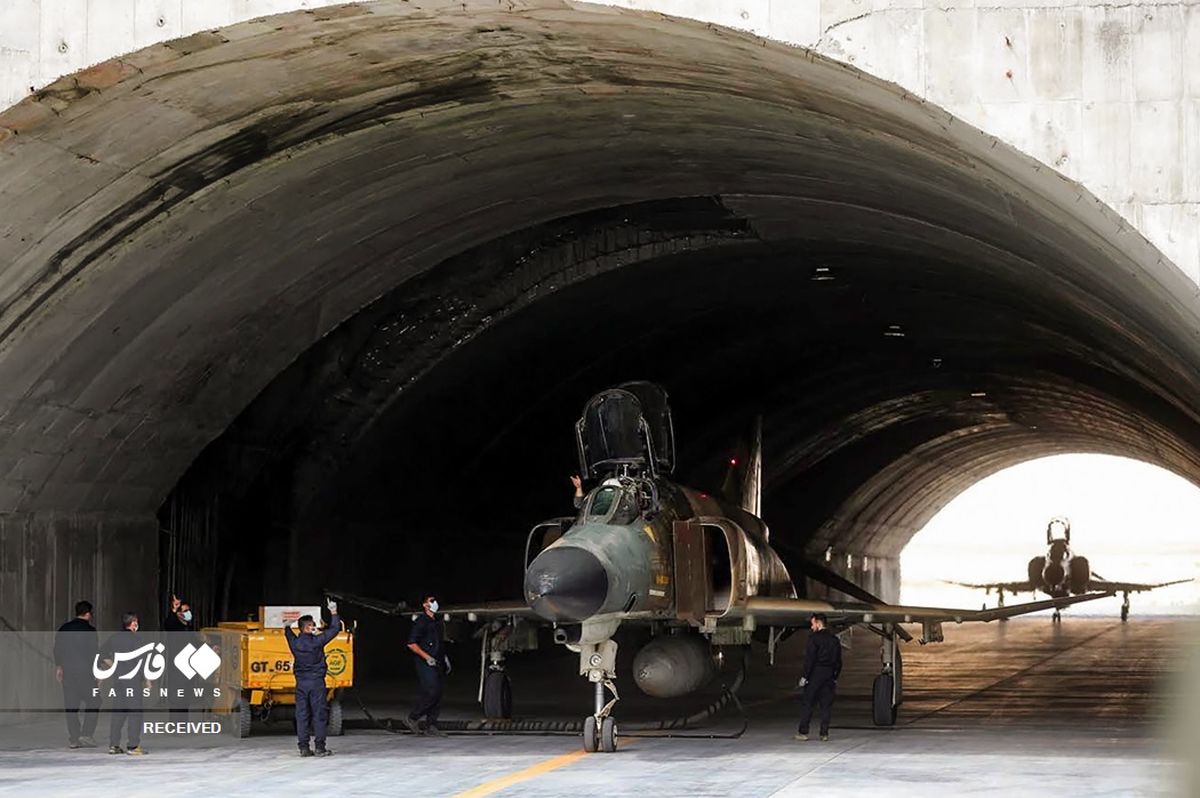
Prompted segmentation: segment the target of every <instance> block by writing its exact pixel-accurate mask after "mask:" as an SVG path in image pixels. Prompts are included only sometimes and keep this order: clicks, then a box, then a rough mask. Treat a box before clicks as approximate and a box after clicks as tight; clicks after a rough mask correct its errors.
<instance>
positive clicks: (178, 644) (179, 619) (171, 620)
mask: <svg viewBox="0 0 1200 798" xmlns="http://www.w3.org/2000/svg"><path fill="white" fill-rule="evenodd" d="M163 631H164V632H170V633H171V634H169V635H167V659H168V660H170V661H171V662H174V661H175V657H176V656H177V655H178V654H179V652H180V651H181V650H182V649H183V648H184V647H186V646H187V645H188V643H191V644H192V645H193V646H195V647H196V648H199V647H200V646H201V645H202V644H203V642H204V641H203V640H202V639H200V637H199V635H197V634H196V633H195V624H194V623H193V619H192V608H191V606H190V605H189V604H188V603H187V602H186V601H184V600H183V599H181V598H179V596H177V595H175V594H174V593H171V611H170V612H169V613H168V614H167V617H166V620H165V621H163ZM166 684H167V691H168V692H167V696H168V697H167V703H168V704H169V705H170V708H171V709H170V711H171V712H173V713H177V714H184V715H186V714H187V711H188V703H189V697H188V691H187V687H188V679H187V677H186V676H184V675H183V673H181V672H180V671H177V670H175V669H174V668H167V682H166ZM181 689H182V690H183V694H182V695H180V694H179V691H180V690H181Z"/></svg>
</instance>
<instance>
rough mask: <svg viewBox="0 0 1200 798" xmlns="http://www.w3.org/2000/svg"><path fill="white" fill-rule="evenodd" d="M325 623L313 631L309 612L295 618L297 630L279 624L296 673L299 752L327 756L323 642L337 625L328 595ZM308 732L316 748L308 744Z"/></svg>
mask: <svg viewBox="0 0 1200 798" xmlns="http://www.w3.org/2000/svg"><path fill="white" fill-rule="evenodd" d="M327 605H328V607H329V616H330V617H329V626H327V627H325V631H324V632H320V633H318V632H317V622H316V621H315V620H313V617H312V616H311V615H304V616H301V617H300V620H299V621H297V625H298V626H299V627H300V634H296V633H295V632H293V631H292V628H291V627H290V626H285V627H284V628H283V634H284V636H285V637H287V642H288V648H290V649H291V650H292V658H293V659H294V660H295V664H294V665H292V673H293V674H294V675H295V677H296V741H297V744H298V745H299V746H300V756H314V755H315V756H329V755H330V754H332V753H333V752H332V751H330V750H329V749H328V748H326V747H325V725H326V723H328V721H329V705H328V704H327V703H326V702H325V645H326V644H327V643H329V641H330V640H332V639H333V638H335V637H337V635H338V632H340V631H341V630H342V629H341V621H339V620H338V614H337V603H336V602H334V601H333V600H332V599H330V600H329V601H328V602H327ZM310 732H311V735H312V738H313V742H314V743H315V744H316V751H315V752H314V751H313V750H312V749H310V748H309V747H308V738H309V734H310Z"/></svg>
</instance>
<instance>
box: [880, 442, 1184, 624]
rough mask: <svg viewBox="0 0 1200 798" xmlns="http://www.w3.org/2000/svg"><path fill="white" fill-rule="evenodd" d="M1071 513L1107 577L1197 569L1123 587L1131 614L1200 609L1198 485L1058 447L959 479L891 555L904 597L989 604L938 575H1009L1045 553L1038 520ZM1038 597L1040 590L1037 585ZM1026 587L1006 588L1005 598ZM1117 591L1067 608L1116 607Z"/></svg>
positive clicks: (1081, 541) (1077, 548) (991, 600)
mask: <svg viewBox="0 0 1200 798" xmlns="http://www.w3.org/2000/svg"><path fill="white" fill-rule="evenodd" d="M1058 515H1062V516H1066V517H1067V518H1069V519H1070V520H1071V548H1072V552H1073V553H1074V554H1075V555H1077V556H1083V557H1086V558H1087V559H1088V562H1089V564H1090V565H1091V568H1092V570H1093V571H1095V572H1097V573H1099V574H1101V575H1102V576H1103V577H1104V578H1106V579H1109V580H1113V581H1126V582H1166V581H1170V580H1174V579H1188V578H1193V579H1196V580H1197V581H1196V582H1191V583H1188V584H1183V585H1173V586H1171V587H1166V588H1161V589H1159V590H1155V591H1151V592H1147V593H1135V594H1132V595H1131V597H1130V601H1131V606H1132V613H1133V616H1135V617H1136V616H1137V615H1138V614H1142V615H1151V614H1178V613H1188V614H1191V613H1197V612H1200V488H1197V487H1196V486H1195V485H1193V484H1192V483H1190V482H1188V481H1187V480H1185V479H1183V478H1182V477H1179V476H1176V475H1175V474H1172V473H1171V472H1169V471H1165V470H1163V469H1161V468H1158V467H1157V466H1152V465H1148V464H1146V463H1142V462H1138V461H1136V460H1129V459H1126V458H1122V457H1110V456H1107V455H1090V454H1066V455H1056V456H1053V457H1046V458H1041V459H1038V460H1032V461H1030V462H1027V463H1022V464H1020V465H1017V466H1013V467H1012V468H1008V469H1005V470H1003V471H1000V472H999V473H996V474H993V475H992V476H990V477H988V478H987V479H983V480H981V481H979V482H978V483H976V484H975V485H973V486H971V487H970V488H968V489H967V490H966V491H964V492H963V493H962V494H960V495H959V496H957V497H956V498H955V499H954V500H953V501H951V502H950V503H949V504H947V505H946V506H945V507H944V508H943V509H942V511H941V512H940V513H938V514H937V515H936V516H934V518H933V519H932V520H931V521H930V522H929V523H928V524H927V525H926V526H925V527H924V528H923V529H922V530H921V531H919V532H917V534H916V535H915V536H913V539H912V540H911V541H910V542H909V544H908V546H907V547H905V549H904V551H903V552H902V553H901V556H900V569H901V580H902V582H901V600H902V601H903V602H904V603H906V604H915V605H942V606H959V607H970V608H974V607H978V606H979V605H980V604H981V603H983V602H984V601H986V602H987V605H988V606H989V607H990V606H995V603H996V596H995V594H994V593H993V594H991V595H988V596H985V595H984V593H983V591H982V590H971V589H968V588H962V587H956V586H954V585H947V584H944V583H943V582H942V580H944V579H954V580H957V581H964V582H1000V581H1018V580H1021V579H1024V578H1025V574H1026V566H1027V564H1028V562H1029V560H1030V559H1032V558H1033V557H1036V556H1040V555H1042V554H1044V553H1045V548H1046V546H1045V541H1046V537H1045V534H1046V532H1045V530H1046V524H1047V523H1048V522H1049V520H1050V519H1051V518H1052V517H1054V516H1058ZM1038 597H1039V598H1045V596H1042V595H1040V594H1039V596H1038ZM1028 600H1030V598H1029V594H1028V593H1026V594H1022V595H1021V596H1019V597H1006V602H1007V603H1009V604H1012V603H1015V602H1017V601H1028ZM1119 609H1120V598H1119V597H1117V598H1113V599H1105V600H1101V601H1096V602H1092V603H1088V604H1085V605H1081V606H1077V607H1071V608H1070V609H1069V610H1067V613H1066V614H1068V615H1072V614H1074V615H1113V616H1115V615H1117V614H1118V612H1119Z"/></svg>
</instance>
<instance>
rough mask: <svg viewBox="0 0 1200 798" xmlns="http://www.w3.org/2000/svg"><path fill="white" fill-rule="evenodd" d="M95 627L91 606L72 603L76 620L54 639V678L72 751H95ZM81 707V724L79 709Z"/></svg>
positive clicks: (98, 709) (98, 704) (96, 715)
mask: <svg viewBox="0 0 1200 798" xmlns="http://www.w3.org/2000/svg"><path fill="white" fill-rule="evenodd" d="M96 652H97V645H96V627H94V626H92V604H91V602H90V601H80V602H77V603H76V604H75V617H74V618H73V619H71V620H69V621H67V622H66V623H64V624H63V625H62V626H60V627H58V634H57V635H55V636H54V676H55V678H56V679H58V682H59V684H61V685H62V689H63V708H64V709H65V710H66V714H67V740H68V745H70V747H71V748H95V747H96V740H95V738H94V737H93V735H94V734H95V733H96V721H98V720H99V719H100V715H99V712H100V702H99V700H97V698H96V697H95V696H93V695H92V688H94V687H95V686H96V677H95V676H93V675H92V665H93V664H94V663H95V660H96ZM80 707H83V724H82V726H81V725H80V722H79V711H80V710H79V708H80Z"/></svg>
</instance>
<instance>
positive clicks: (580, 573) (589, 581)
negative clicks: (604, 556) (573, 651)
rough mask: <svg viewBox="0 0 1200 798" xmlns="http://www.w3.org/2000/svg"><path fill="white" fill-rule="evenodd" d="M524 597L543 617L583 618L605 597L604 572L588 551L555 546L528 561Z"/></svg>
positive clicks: (558, 619)
mask: <svg viewBox="0 0 1200 798" xmlns="http://www.w3.org/2000/svg"><path fill="white" fill-rule="evenodd" d="M525 597H526V598H527V599H528V601H529V606H530V608H531V609H532V610H533V611H534V612H536V613H537V614H538V615H540V616H542V617H543V618H545V619H546V620H549V621H582V620H586V619H587V618H590V617H591V616H593V615H595V614H596V612H597V611H599V609H600V608H601V607H603V606H604V600H605V599H606V598H608V573H607V572H606V571H605V570H604V566H603V565H602V564H601V563H600V560H598V559H597V558H596V555H594V554H592V553H591V552H590V551H587V550H586V549H581V548H578V547H577V546H555V547H553V548H549V549H546V550H545V551H543V552H542V553H541V554H539V555H538V556H537V557H535V558H534V560H533V562H532V563H530V564H529V570H527V571H526V572H525Z"/></svg>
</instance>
